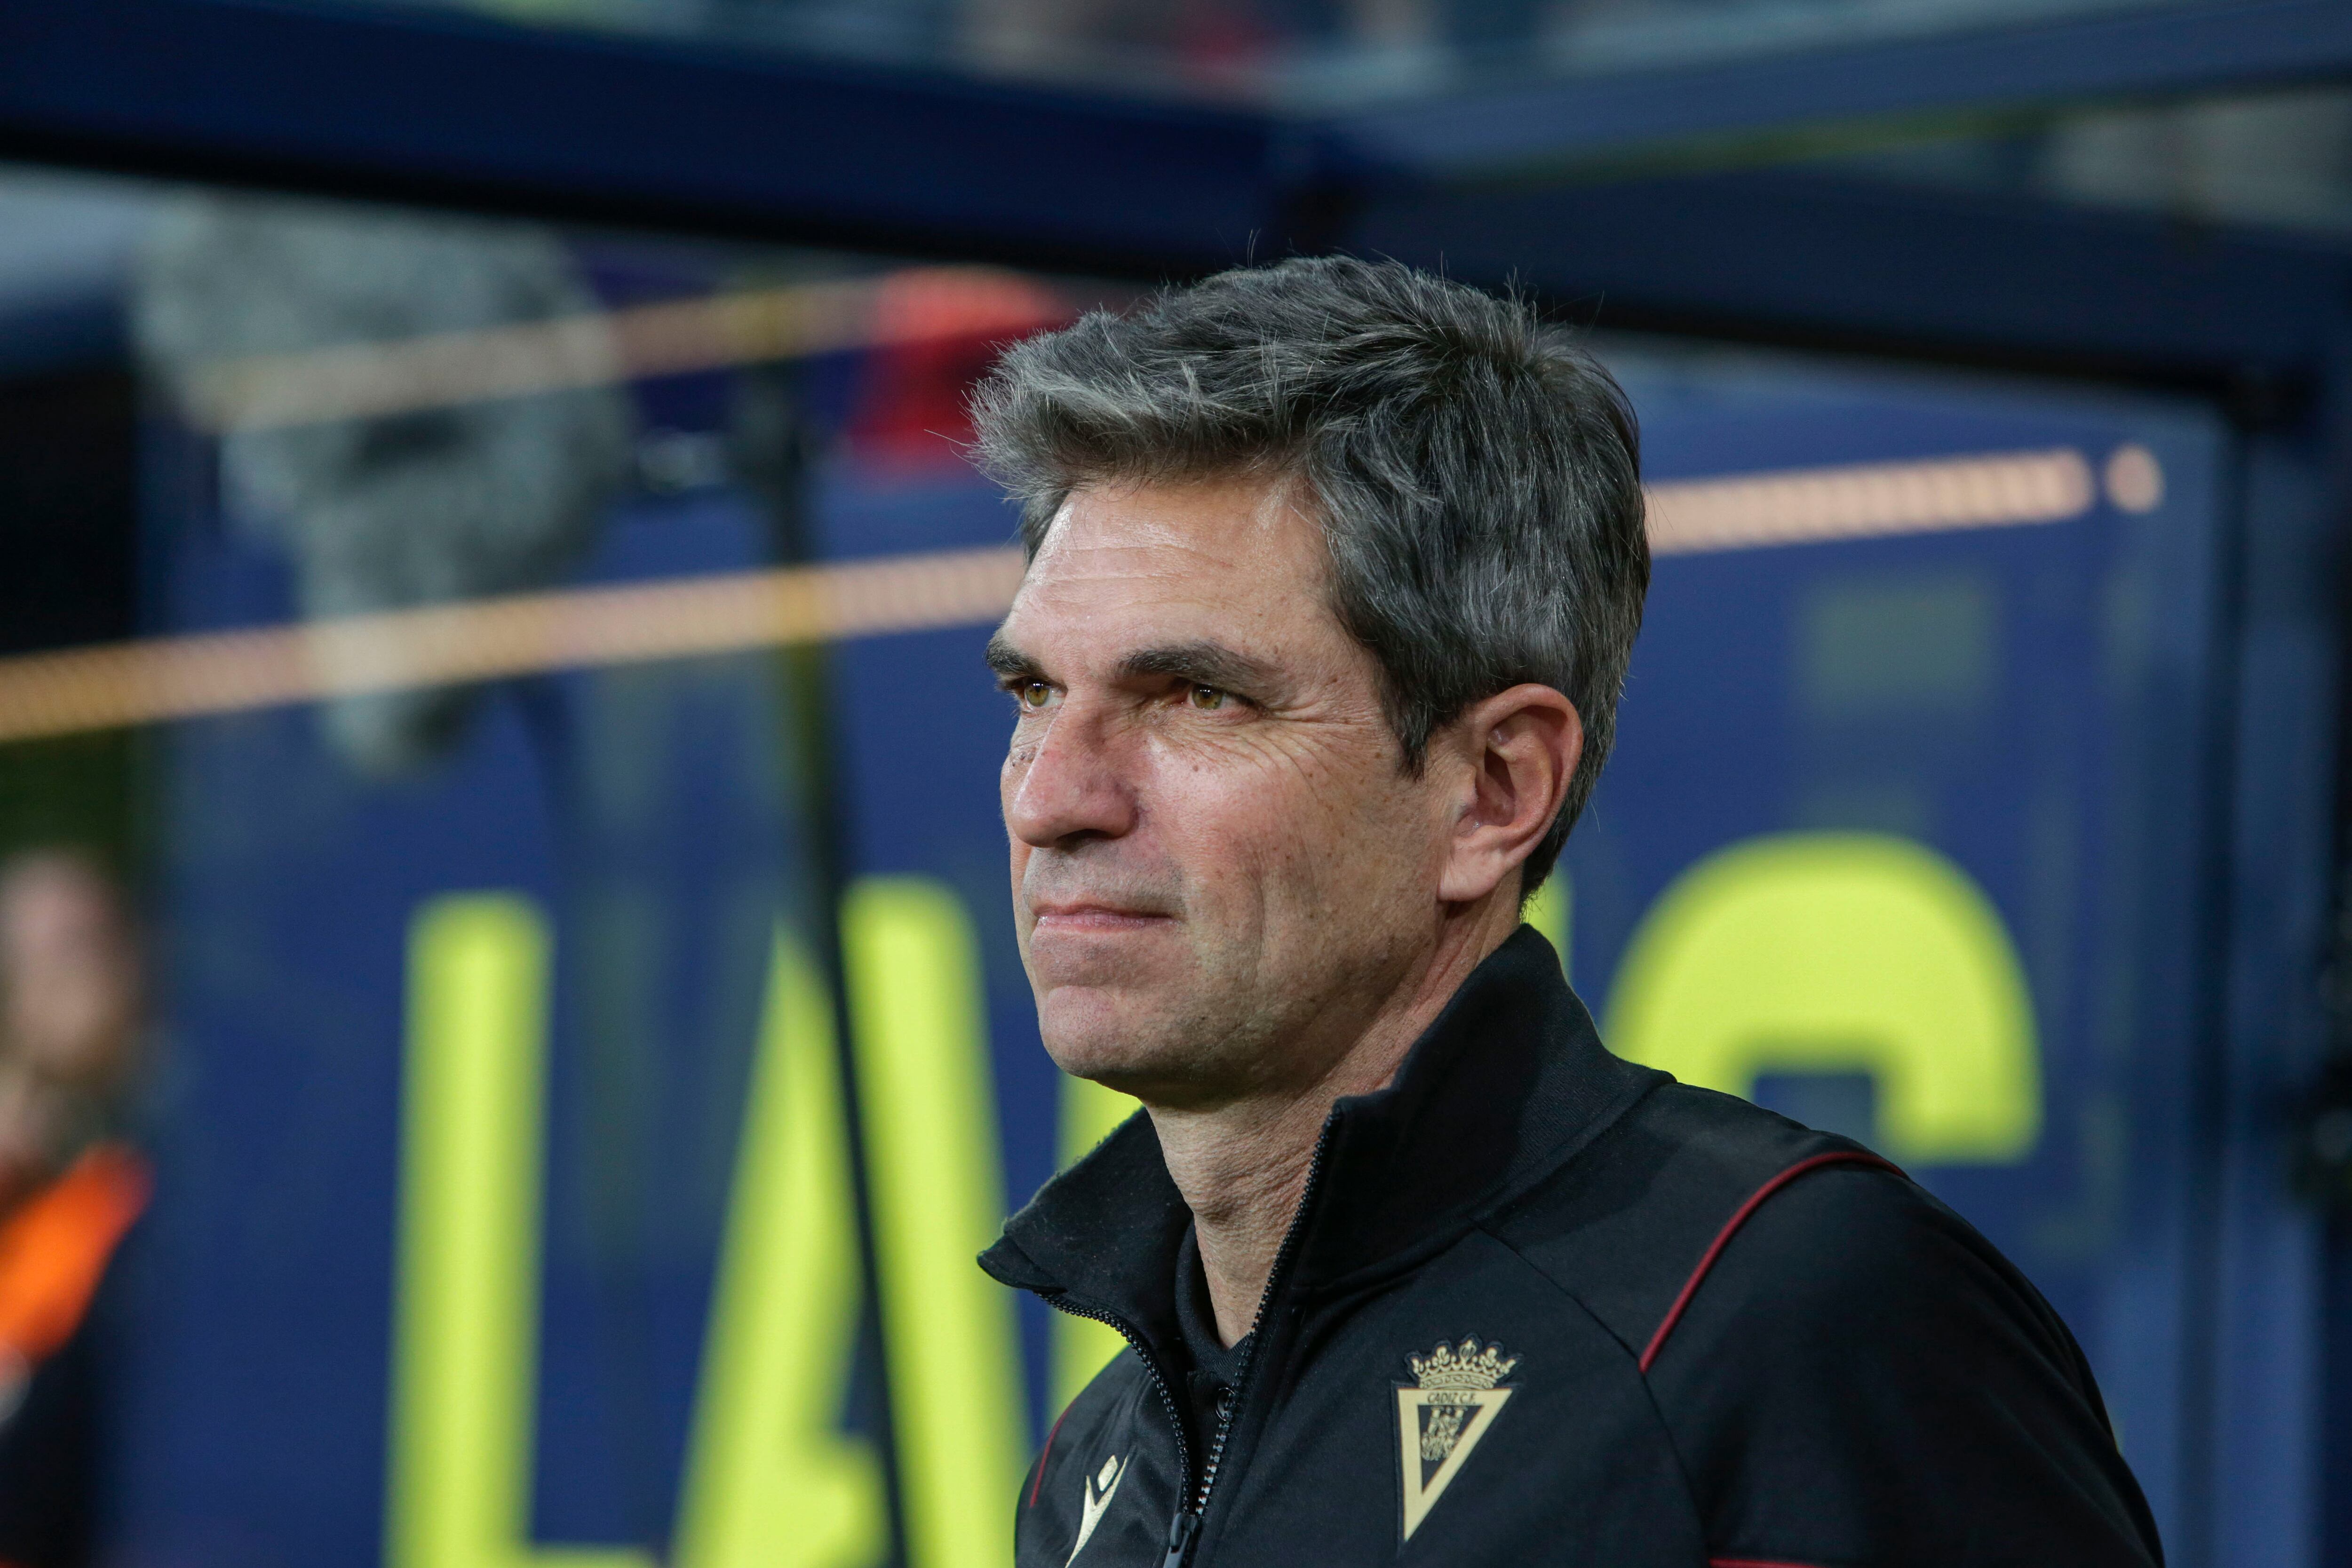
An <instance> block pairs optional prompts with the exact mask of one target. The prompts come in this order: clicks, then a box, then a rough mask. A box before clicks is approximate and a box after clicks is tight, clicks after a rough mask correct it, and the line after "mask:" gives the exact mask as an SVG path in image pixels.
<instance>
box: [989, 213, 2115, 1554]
mask: <svg viewBox="0 0 2352 1568" xmlns="http://www.w3.org/2000/svg"><path fill="white" fill-rule="evenodd" d="M976 410H977V415H978V420H979V430H980V439H981V452H982V457H983V458H984V459H985V460H986V461H987V462H988V463H989V464H990V465H991V466H992V468H993V470H994V471H995V472H996V473H997V474H998V475H1000V476H1001V477H1002V478H1003V479H1004V480H1005V481H1006V482H1007V484H1008V485H1009V487H1010V488H1011V489H1013V492H1014V493H1015V495H1017V496H1018V497H1019V499H1020V500H1022V502H1023V503H1024V509H1025V510H1024V538H1025V541H1026V544H1027V547H1028V551H1029V553H1030V563H1029V569H1028V573H1027V575H1026V577H1025V579H1024V583H1023V584H1022V588H1021V591H1020V594H1019V596H1018V597H1017V598H1016V599H1015V601H1014V603H1013V609H1012V612H1011V614H1010V615H1009V616H1007V617H1006V619H1005V622H1004V625H1003V628H1002V629H1001V630H1000V631H999V633H998V634H997V636H996V637H995V639H994V641H993V643H992V646H991V650H990V658H991V662H992V665H993V666H994V668H996V670H997V672H998V674H999V677H1000V678H1001V679H1002V681H1003V685H1004V687H1005V689H1007V690H1008V691H1009V692H1010V693H1011V694H1012V696H1013V702H1014V706H1015V717H1014V727H1013V740H1012V744H1011V749H1010V751H1009V752H1008V754H1007V756H1006V759H1005V764H1004V774H1003V808H1004V818H1005V825H1006V827H1007V828H1008V830H1009V832H1010V835H1011V841H1012V869H1013V906H1014V910H1015V915H1016V923H1017V926H1018V929H1019V932H1020V937H1021V944H1022V952H1023V956H1024V961H1025V962H1026V963H1027V965H1028V970H1029V974H1030V978H1031V981H1032V983H1033V984H1034V988H1035V991H1036V996H1037V1006H1038V1016H1039V1020H1040V1025H1041V1027H1042V1030H1043V1033H1044V1037H1045V1046H1046V1048H1047V1050H1048V1051H1049V1052H1050V1053H1051V1054H1052V1055H1053V1058H1054V1059H1055V1062H1056V1063H1058V1064H1059V1065H1060V1066H1061V1067H1062V1068H1064V1069H1065V1070H1066V1071H1069V1072H1072V1073H1076V1074H1078V1075H1080V1076H1082V1077H1086V1078H1089V1079H1096V1080H1097V1081H1099V1082H1102V1083H1106V1084H1108V1085H1110V1086H1112V1087H1114V1088H1117V1089H1124V1090H1127V1091H1128V1092H1129V1093H1132V1094H1134V1095H1136V1096H1137V1097H1138V1098H1139V1099H1140V1100H1142V1102H1143V1105H1144V1107H1145V1110H1146V1111H1147V1112H1148V1114H1147V1115H1139V1116H1138V1117H1136V1118H1134V1119H1133V1120H1131V1121H1129V1122H1128V1123H1127V1124H1126V1125H1125V1126H1124V1127H1122V1128H1121V1129H1120V1130H1119V1131H1117V1132H1116V1133H1114V1134H1113V1135H1112V1136H1111V1137H1110V1138H1108V1140H1106V1141H1105V1142H1104V1143H1103V1144H1102V1146H1101V1147H1100V1148H1098V1149H1097V1150H1096V1151H1095V1152H1094V1153H1092V1154H1091V1155H1090V1156H1088V1157H1087V1159H1086V1160H1084V1161H1082V1162H1081V1163H1078V1164H1077V1165H1076V1166H1075V1167H1074V1168H1073V1169H1072V1170H1070V1171H1069V1172H1068V1173H1066V1174H1065V1175H1063V1176H1062V1177H1060V1178H1058V1179H1057V1180H1055V1181H1054V1182H1053V1183H1051V1184H1048V1185H1047V1186H1046V1187H1045V1190H1044V1191H1042V1192H1041V1193H1039V1194H1038V1195H1037V1197H1036V1199H1035V1200H1034V1202H1033V1203H1031V1204H1030V1205H1029V1206H1028V1207H1027V1208H1025V1209H1024V1210H1023V1211H1022V1212H1021V1213H1020V1214H1019V1215H1015V1216H1014V1218H1013V1220H1012V1221H1011V1223H1010V1224H1009V1225H1008V1226H1006V1229H1005V1235H1004V1238H1003V1240H1002V1241H1001V1242H999V1243H998V1244H997V1245H996V1246H995V1247H992V1249H991V1250H990V1251H989V1253H988V1254H987V1256H986V1257H985V1258H984V1259H983V1263H984V1265H985V1266H986V1267H987V1268H989V1270H990V1271H991V1272H992V1273H993V1274H994V1275H995V1276H996V1278H998V1279H1001V1280H1003V1282H1005V1283H1006V1284H1009V1285H1013V1286H1018V1287H1021V1288H1024V1289H1031V1290H1034V1291H1036V1292H1037V1293H1038V1294H1040V1295H1041V1296H1043V1297H1045V1300H1048V1301H1050V1302H1052V1303H1053V1304H1054V1305H1055V1306H1056V1307H1058V1308H1060V1309H1062V1310H1065V1311H1070V1312H1076V1313H1078V1314H1081V1315H1083V1316H1087V1317H1090V1318H1096V1319H1099V1320H1102V1321H1107V1322H1108V1323H1110V1324H1112V1325H1113V1326H1115V1327H1116V1328H1118V1331H1120V1333H1121V1334H1123V1335H1124V1336H1125V1337H1126V1339H1127V1340H1128V1342H1129V1350H1128V1351H1127V1352H1125V1353H1123V1354H1122V1355H1120V1356H1119V1357H1118V1359H1117V1360H1115V1361H1114V1362H1113V1363H1111V1365H1110V1366H1109V1367H1108V1369H1106V1370H1105V1371H1104V1372H1103V1373H1102V1374H1101V1375H1100V1376H1099V1377H1097V1379H1096V1380H1095V1382H1094V1383H1093V1384H1092V1385H1091V1386H1089V1387H1088V1388H1087V1390H1086V1392H1085V1393H1083V1394H1080V1395H1079V1396H1078V1398H1077V1399H1076V1401H1075V1402H1074V1403H1073V1404H1072V1405H1070V1407H1069V1409H1068V1410H1067V1411H1066V1412H1065V1413H1064V1414H1063V1415H1062V1417H1061V1419H1060V1420H1059V1421H1058V1422H1057V1423H1056V1424H1055V1428H1054V1431H1053V1433H1052V1435H1051V1436H1049V1437H1048V1438H1047V1440H1046V1444H1045V1452H1044V1453H1043V1454H1042V1455H1041V1456H1040V1457H1039V1458H1038V1461H1037V1466H1036V1468H1035V1470H1034V1473H1033V1474H1032V1475H1031V1476H1030V1477H1029V1478H1028V1479H1027V1480H1026V1484H1025V1485H1024V1487H1023V1489H1022V1492H1021V1496H1020V1499H1019V1501H1018V1525H1017V1531H1018V1559H1019V1562H1020V1563H1022V1564H1023V1565H1024V1568H1029V1565H1036V1568H1048V1565H1050V1568H1071V1565H1075V1564H1087V1565H1101V1568H1110V1565H1112V1564H1120V1563H1136V1564H1141V1563H1164V1564H1166V1565H1167V1568H1184V1565H1185V1564H1187V1563H1190V1564H1194V1565H1199V1564H1206V1563H1216V1564H1218V1565H1219V1568H1227V1565H1238V1564H1251V1563H1281V1564H1286V1565H1290V1568H1296V1565H1298V1564H1307V1563H1313V1564H1322V1563H1373V1562H1386V1561H1389V1560H1391V1558H1401V1559H1403V1560H1407V1561H1419V1562H1430V1563H1439V1562H1444V1563H1496V1564H1502V1563H1538V1562H1540V1563H1591V1564H1608V1565H1609V1568H1642V1565H1646V1564H1659V1565H1664V1564H1675V1565H1678V1568H1691V1565H1694V1564H1698V1563H1714V1564H1717V1568H1732V1565H1735V1564H1746V1565H1748V1568H1764V1565H1766V1564H1781V1565H1790V1564H1810V1565H1817V1568H1832V1565H1858V1564H1886V1565H1890V1568H1891V1565H1895V1564H1902V1565H1905V1568H1917V1565H1922V1564H1937V1563H1968V1564H1986V1563H2021V1564H2024V1563H2032V1564H2060V1563H2064V1564H2108V1563H2118V1564H2120V1563H2135V1564H2138V1563H2153V1562H2155V1561H2157V1560H2158V1557H2159V1548H2158V1543H2157V1540H2156V1534H2155V1530H2154V1527H2153V1525H2152V1524H2151V1522H2150V1521H2149V1518H2148V1514H2147V1508H2146V1505H2145V1504H2144V1503H2143V1501H2142V1500H2141V1498H2140V1495H2139V1492H2138V1489H2137V1487H2136V1486H2135V1484H2134V1482H2133V1480H2132V1478H2131V1475H2130V1473H2129V1471H2128V1470H2127V1469H2126V1468H2125V1466H2124V1463H2123V1461H2122V1459H2121V1458H2120V1457H2119V1456H2118V1455H2117V1454H2116V1448H2115V1443H2114V1439H2113V1437H2112V1436H2111V1434H2110V1433H2109V1430H2108V1427H2107V1424H2106V1418H2105V1413H2104V1411H2103V1409H2102V1407H2101V1405H2100V1401H2099V1395H2098V1393H2097V1390H2096V1388H2095V1386H2094V1384H2093V1383H2092V1379H2091V1374H2090V1372H2089V1369H2088V1368H2087V1367H2086V1365H2085V1364H2084V1360H2083V1357H2082V1354H2081V1352H2079V1351H2078V1350H2077V1349H2076V1348H2075V1346H2074V1341H2073V1340H2072V1338H2071V1337H2069V1335H2068V1333H2067V1331H2066V1329H2065V1327H2064V1325H2063V1324H2062V1323H2061V1322H2060V1321H2058V1319H2057V1317H2056V1316H2055V1314H2053V1312H2052V1311H2051V1310H2050V1309H2049V1307H2048V1306H2047V1305H2046V1304H2045V1303H2044V1302H2043V1301H2042V1299H2041V1297H2040V1296H2039V1295H2037V1294H2036V1293H2035V1291H2034V1289H2033V1288H2032V1286H2031V1285H2029V1284H2028V1283H2027V1282H2026V1281H2025V1279H2023V1278H2022V1277H2021V1276H2020V1275H2019V1274H2018V1273H2017V1271H2016V1270H2015V1269H2014V1268H2011V1266H2010V1265H2009V1264H2008V1263H2007V1262H2006V1261H2005V1260H2003V1259H2002V1258H2000V1256H1999V1254H1997V1253H1996V1252H1994V1250H1993V1249H1992V1247H1990V1245H1988V1244H1987V1243H1986V1242H1985V1241H1984V1240H1983V1239H1982V1238H1981V1237H1979V1236H1978V1235H1977V1234H1976V1233H1975V1232H1974V1231H1973V1230H1971V1229H1970V1228H1969V1226H1967V1225H1966V1224H1965V1223H1964V1222H1963V1221H1961V1220H1960V1219H1959V1218H1958V1216H1956V1215H1953V1214H1952V1213H1951V1212H1950V1211H1949V1210H1948V1209H1947V1208H1945V1207H1944V1206H1943V1205H1941V1204H1939V1203H1937V1201H1936V1200H1935V1199H1934V1198H1932V1197H1930V1196H1928V1195H1927V1194H1926V1193H1924V1192H1922V1191H1921V1190H1920V1189H1919V1188H1917V1187H1916V1186H1914V1185H1913V1184H1911V1183H1910V1182H1909V1181H1908V1180H1907V1179H1906V1177H1905V1176H1904V1175H1903V1174H1902V1173H1899V1172H1897V1171H1895V1169H1894V1168H1893V1167H1891V1166H1889V1165H1887V1164H1886V1163H1885V1162H1884V1161H1881V1160H1879V1159H1877V1158H1876V1157H1875V1156H1874V1155H1872V1154H1870V1153H1869V1152H1867V1151H1866V1150H1864V1149H1863V1148H1861V1147H1860V1146H1859V1145H1856V1144H1853V1143H1851V1142H1845V1141H1843V1140H1841V1139H1837V1138H1833V1137H1829V1136H1826V1135H1823V1134H1820V1133H1815V1132H1811V1131H1807V1130H1806V1129H1804V1128H1801V1127H1799V1126H1797V1125H1795V1124H1794V1123H1792V1122H1790V1121H1784V1120H1782V1119H1780V1118H1779V1117H1776V1116H1773V1115H1771V1114H1769V1113H1768V1112H1765V1111H1763V1110H1758V1109H1756V1108H1754V1107H1752V1106H1749V1105H1748V1104H1746V1103H1744V1102H1742V1101H1739V1100H1733V1099H1730V1098H1728V1097H1727V1096H1723V1095H1717V1094H1712V1093H1708V1092H1706V1091H1704V1090H1700V1089H1691V1088H1687V1087H1685V1086H1682V1085H1678V1084H1676V1083H1675V1082H1674V1081H1673V1080H1672V1079H1668V1078H1667V1077H1666V1076H1665V1075H1664V1074H1662V1073H1658V1072H1654V1071H1651V1070H1648V1069H1645V1068H1638V1067H1635V1066H1633V1065H1631V1064H1629V1063H1625V1062H1622V1061H1619V1060H1617V1059H1616V1058H1612V1056H1610V1055H1609V1053H1608V1052H1607V1051H1606V1050H1605V1049H1604V1048H1603V1047H1602V1046H1601V1042H1600V1040H1599V1039H1598V1038H1597V1037H1596V1036H1595V1034H1594V1031H1593V1027H1592V1025H1591V1020H1590V1019H1589V1018H1588V1017H1587V1016H1586V1014H1585V1012H1584V1009H1583V1008H1582V1006H1581V1005H1580V1004H1579V1003H1578V1002H1577V999H1576V998H1575V996H1574V995H1573V994H1570V991H1569V989H1568V986H1567V985H1566V984H1565V983H1564V981H1563V980H1562V978H1561V974H1560V967H1559V959H1558V957H1557V955H1556V954H1555V953H1554V952H1552V951H1551V949H1550V948H1549V946H1548V945H1547V944H1546V943H1545V942H1544V941H1543V939H1542V938H1541V937H1540V936H1538V935H1537V934H1536V933H1535V932H1534V931H1532V930H1529V929H1528V928H1526V927H1523V926H1522V925H1521V924H1520V923H1519V910H1520V907H1521V905H1522V903H1523V902H1524V900H1526V898H1527V897H1528V895H1530V894H1531V893H1532V892H1533V891H1534V889H1536V888H1537V886H1538V884H1539V883H1540V882H1541V881H1542V879H1543V878H1544V876H1545V875H1546V874H1547V873H1548V872H1549V870H1550V868H1551V866H1552V863H1553V861H1554V859H1555V858H1557V857H1558V855H1559V849H1560V846H1561V844H1562V842H1563V841H1564V840H1565V839H1566V837H1567V835H1568V832H1569V829H1570V826H1573V824H1574V822H1575V820H1576V816H1577V813H1578V811H1579V810H1580V808H1581V807H1582V805H1583V804H1584V802H1585V800H1586V799H1587V797H1588V796H1589V795H1591V789H1592V784H1593V780H1594V778H1595V776H1596V775H1597V774H1598V773H1599V771H1600V768H1601V762H1602V759H1603V758H1604V757H1605V756H1606V755H1607V752H1608V749H1609V742H1610V736H1611V731H1612V719H1613V712H1614V708H1615V704H1616V700H1617V696H1618V691H1619V689H1620V687H1621V686H1622V682H1623V679H1624V673H1625V668H1626V663H1627V660H1628V658H1629V657H1630V654H1631V649H1632V645H1633V637H1634V633H1635V631H1636V629H1637V627H1638V626H1639V623H1640V618H1641V609H1642V598H1643V592H1644V590H1645V589H1646V586H1647V583H1648V577H1649V557H1648V551H1647V547H1646V545H1645V543H1644V539H1643V517H1642V500H1641V489H1640V478H1639V462H1638V456H1637V444H1636V437H1635V434H1634V426H1633V416H1632V414H1631V412H1630V410H1629V409H1628V408H1627V406H1626V405H1625V402H1624V399H1623V397H1622V395H1621V394H1620V393H1619V391H1618V390H1617V388H1616V386H1615V385H1614V384H1612V382H1611V381H1610V379H1609V377H1608V376H1607V374H1605V373H1604V372H1603V371H1601V368H1600V367H1599V366H1598V365H1596V364H1595V363H1593V362H1592V361H1591V360H1590V359H1589V358H1587V357H1585V356H1584V355H1583V354H1581V353H1579V352H1577V351H1576V350H1574V349H1573V348H1570V347H1569V346H1567V345H1565V344H1563V343H1562V342H1559V341H1558V340H1557V339H1555V338H1554V337H1553V336H1551V335H1549V334H1548V333H1547V332H1546V331H1544V330H1543V329H1542V327H1541V326H1540V325H1539V323H1538V321H1537V319H1536V317H1535V316H1534V315H1533V313H1532V312H1531V311H1530V310H1528V309H1527V308H1526V307H1525V306H1524V305H1522V304H1519V303H1517V302H1514V301H1509V300H1496V299H1493V298H1490V297H1487V296H1485V295H1482V294H1480V293H1477V292H1476V291H1475V290H1472V289H1465V288H1463V287H1460V286H1458V285H1454V284H1451V283H1447V282H1444V281H1442V280H1440V279H1433V278H1430V277H1426V276H1423V275H1422V274H1418V273H1414V272H1412V271H1409V270H1406V269H1404V268H1398V267H1393V266H1374V265H1370V264H1365V263H1360V262H1354V261H1345V260H1325V261H1292V262H1287V263H1285V264H1283V265H1281V266H1278V267H1272V268H1263V269H1256V270H1247V271H1240V272H1232V273H1227V274H1224V275H1223V276H1222V277H1218V278H1213V279H1209V280H1208V281H1207V282H1205V283H1202V284H1200V285H1198V286H1197V287H1194V288H1192V289H1184V290H1180V291H1176V292H1173V293H1171V294H1168V295H1164V296H1162V297H1161V298H1160V299H1159V300H1157V301H1155V302H1153V303H1151V304H1150V305H1149V306H1147V307H1146V308H1144V309H1143V310H1140V311H1139V312H1137V313H1136V314H1134V315H1132V316H1130V317H1129V318H1127V319H1124V320H1119V319H1114V318H1111V317H1108V316H1104V315H1095V316H1090V317H1087V319H1085V320H1084V321H1079V322H1078V323H1077V324H1076V325H1075V326H1072V327H1070V328H1068V329H1067V330H1066V331H1061V332H1058V333H1055V334H1053V335H1051V336H1048V337H1044V338H1039V339H1033V340H1031V341H1030V342H1026V343H1024V344H1023V345H1021V346H1020V347H1018V348H1016V349H1014V350H1013V352H1012V353H1009V354H1007V355H1006V356H1005V358H1004V360H1003V363H1001V365H1000V366H999V368H998V369H997V370H996V371H995V372H994V373H993V374H992V376H991V378H990V379H989V380H988V382H987V383H985V384H983V386H982V389H981V392H980V395H979V396H978V398H977V401H976Z"/></svg>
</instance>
